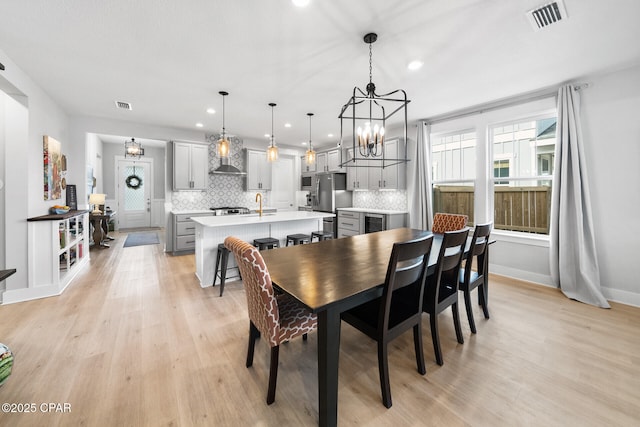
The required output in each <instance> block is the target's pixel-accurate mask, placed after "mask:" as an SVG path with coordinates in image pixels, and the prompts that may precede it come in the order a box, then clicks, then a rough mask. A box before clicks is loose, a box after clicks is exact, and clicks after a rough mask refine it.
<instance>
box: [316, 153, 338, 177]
mask: <svg viewBox="0 0 640 427" xmlns="http://www.w3.org/2000/svg"><path fill="white" fill-rule="evenodd" d="M316 172H343V169H342V168H341V167H340V149H339V148H335V149H333V150H329V151H323V152H320V153H318V154H317V155H316Z"/></svg>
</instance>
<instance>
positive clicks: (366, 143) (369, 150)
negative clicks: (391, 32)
mask: <svg viewBox="0 0 640 427" xmlns="http://www.w3.org/2000/svg"><path fill="white" fill-rule="evenodd" d="M377 39H378V35H377V34H376V33H368V34H366V35H365V36H364V42H365V43H367V44H368V45H369V83H368V84H367V87H366V90H365V91H363V90H361V89H360V88H358V87H354V88H353V95H352V96H351V98H350V99H349V101H348V102H347V103H346V104H345V105H343V106H342V110H341V111H340V115H339V116H338V117H339V118H340V141H341V142H342V130H343V120H345V119H349V120H351V125H352V127H353V129H352V132H353V133H352V135H353V152H354V154H355V153H359V154H360V157H361V158H363V157H369V158H375V157H382V156H383V152H384V150H383V149H382V147H383V145H384V139H385V126H386V122H387V119H389V117H391V116H393V115H394V114H395V113H396V112H399V111H402V112H404V135H403V136H404V139H405V141H406V138H407V104H408V103H409V102H410V101H409V100H408V99H407V93H406V92H405V91H404V90H402V89H397V90H394V91H392V92H389V93H385V94H382V95H379V94H377V93H376V85H375V84H374V83H373V77H372V74H373V73H372V70H373V66H372V62H373V61H372V58H373V55H372V47H371V46H372V45H373V43H375V41H376V40H377ZM367 107H368V108H367ZM357 108H359V109H360V111H359V112H358V111H356V109H357ZM367 110H368V111H367ZM380 160H382V159H380ZM397 160H399V161H403V162H406V159H397ZM353 166H356V167H357V165H353Z"/></svg>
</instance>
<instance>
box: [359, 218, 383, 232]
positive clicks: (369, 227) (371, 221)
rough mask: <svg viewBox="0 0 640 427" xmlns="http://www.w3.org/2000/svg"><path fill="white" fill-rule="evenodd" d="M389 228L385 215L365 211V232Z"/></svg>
mask: <svg viewBox="0 0 640 427" xmlns="http://www.w3.org/2000/svg"><path fill="white" fill-rule="evenodd" d="M386 228H387V224H386V221H385V216H384V215H380V214H373V213H365V214H364V232H365V233H375V232H376V231H384V230H385V229H386Z"/></svg>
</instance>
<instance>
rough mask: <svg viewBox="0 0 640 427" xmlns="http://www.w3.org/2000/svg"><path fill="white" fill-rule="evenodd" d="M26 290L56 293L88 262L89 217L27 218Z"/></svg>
mask: <svg viewBox="0 0 640 427" xmlns="http://www.w3.org/2000/svg"><path fill="white" fill-rule="evenodd" d="M28 225H29V227H28V239H29V243H28V248H29V249H28V251H29V262H28V266H29V287H30V288H34V289H35V288H37V293H38V296H50V295H58V294H60V293H61V292H62V291H63V290H64V289H65V288H66V287H67V285H68V284H69V282H71V279H73V278H74V277H75V275H76V274H77V273H78V271H79V270H80V268H81V267H82V266H83V265H84V264H85V263H87V262H88V261H89V214H88V213H87V212H86V211H71V212H70V213H67V214H63V215H45V216H41V217H36V218H29V219H28Z"/></svg>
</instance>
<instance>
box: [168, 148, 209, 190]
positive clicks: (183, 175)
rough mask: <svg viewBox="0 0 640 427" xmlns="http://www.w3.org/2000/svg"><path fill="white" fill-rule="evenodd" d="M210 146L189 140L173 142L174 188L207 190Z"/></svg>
mask: <svg viewBox="0 0 640 427" xmlns="http://www.w3.org/2000/svg"><path fill="white" fill-rule="evenodd" d="M208 165H209V147H208V146H207V145H204V144H194V143H189V142H174V143H173V189H174V191H177V190H206V189H207V186H208V184H209V179H208V177H209V174H208Z"/></svg>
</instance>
